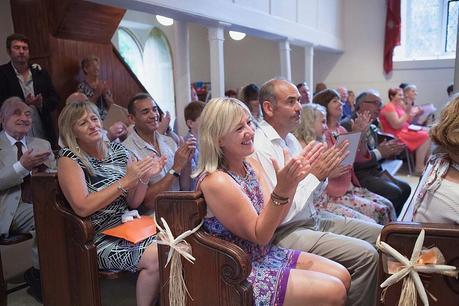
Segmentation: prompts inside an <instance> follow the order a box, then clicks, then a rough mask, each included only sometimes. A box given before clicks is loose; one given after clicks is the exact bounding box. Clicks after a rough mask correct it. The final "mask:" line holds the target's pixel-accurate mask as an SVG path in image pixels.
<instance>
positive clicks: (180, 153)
mask: <svg viewBox="0 0 459 306" xmlns="http://www.w3.org/2000/svg"><path fill="white" fill-rule="evenodd" d="M128 112H129V118H130V120H131V121H132V122H133V123H134V127H133V128H132V130H131V131H130V132H129V134H128V137H127V138H126V140H125V141H124V142H123V145H124V146H125V147H126V148H127V149H128V150H129V151H130V152H131V153H132V154H133V155H134V156H135V157H136V158H137V159H139V160H140V159H143V158H145V157H146V156H148V155H151V154H154V155H157V156H166V157H167V161H166V165H165V166H164V168H163V169H162V170H161V171H160V172H159V173H158V174H156V175H154V176H152V177H151V178H150V181H149V182H148V184H149V187H148V190H147V194H146V195H145V202H144V205H145V206H146V207H148V208H150V209H152V208H153V206H154V201H155V198H156V195H158V194H159V193H160V192H163V191H179V190H189V188H190V184H191V177H190V174H191V163H190V161H191V158H192V156H193V153H194V150H195V148H196V138H194V137H190V138H189V139H188V140H187V141H186V142H184V143H183V144H181V145H180V146H179V147H177V144H176V143H175V142H174V140H173V139H172V138H170V137H169V136H165V135H161V134H160V133H158V131H157V130H158V126H159V112H158V106H157V105H156V103H155V101H154V100H153V98H151V96H150V95H148V94H145V93H140V94H137V95H135V96H134V97H133V98H131V100H130V101H129V104H128Z"/></svg>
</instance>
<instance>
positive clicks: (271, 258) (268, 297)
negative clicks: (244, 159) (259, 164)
mask: <svg viewBox="0 0 459 306" xmlns="http://www.w3.org/2000/svg"><path fill="white" fill-rule="evenodd" d="M245 165H246V169H247V176H246V177H240V176H238V175H236V174H235V173H232V172H230V171H226V170H225V172H226V173H228V174H229V175H230V176H231V177H232V178H233V179H234V180H235V181H236V182H237V183H238V184H239V185H240V186H241V188H242V190H243V191H244V193H245V194H246V195H247V196H248V197H249V199H250V201H251V202H252V205H253V207H254V208H255V210H256V211H257V213H258V214H259V213H260V212H261V210H262V209H263V204H264V203H263V194H262V192H261V189H260V185H259V183H258V180H257V177H256V175H255V173H254V171H253V169H252V168H251V167H250V165H249V164H245ZM203 226H204V229H205V230H206V231H207V232H209V233H210V234H212V235H214V236H217V237H219V238H221V239H224V240H227V241H231V242H233V243H235V244H237V245H238V246H240V247H241V248H242V249H243V250H244V251H245V252H246V253H247V254H248V255H249V256H250V259H251V261H252V271H251V273H250V275H249V277H248V279H247V280H248V281H249V282H250V283H251V284H252V287H253V295H254V305H257V306H261V305H263V306H268V305H278V306H281V305H283V304H284V298H285V292H286V290H287V281H288V277H289V274H290V270H291V269H293V268H295V266H296V263H297V261H298V256H299V255H300V251H295V250H289V249H284V248H280V247H277V246H274V245H270V244H268V245H265V246H261V245H257V244H254V243H252V242H250V241H247V240H244V239H241V238H239V237H237V236H236V235H234V234H232V233H231V232H230V231H228V230H227V229H226V228H225V227H224V226H223V225H222V224H221V223H220V221H218V220H217V218H215V217H211V218H206V219H205V221H204V225H203Z"/></svg>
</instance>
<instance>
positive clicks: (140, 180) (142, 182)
mask: <svg viewBox="0 0 459 306" xmlns="http://www.w3.org/2000/svg"><path fill="white" fill-rule="evenodd" d="M137 179H138V180H139V182H140V183H141V184H144V185H147V184H148V180H147V181H146V182H144V181H142V179H141V178H140V176H139V177H138V178H137Z"/></svg>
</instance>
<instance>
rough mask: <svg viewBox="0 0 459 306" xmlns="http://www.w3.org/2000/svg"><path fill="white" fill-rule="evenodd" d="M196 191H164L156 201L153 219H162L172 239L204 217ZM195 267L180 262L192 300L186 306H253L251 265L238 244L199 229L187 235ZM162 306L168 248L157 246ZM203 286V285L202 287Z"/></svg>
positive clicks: (166, 289)
mask: <svg viewBox="0 0 459 306" xmlns="http://www.w3.org/2000/svg"><path fill="white" fill-rule="evenodd" d="M206 210H207V208H206V204H205V201H204V198H203V197H202V194H201V193H198V192H164V193H162V194H160V195H159V196H158V197H157V199H156V208H155V214H156V220H158V222H160V221H159V220H160V218H161V217H163V218H164V219H165V220H166V222H168V224H169V226H170V228H171V231H172V233H173V235H174V237H177V236H178V235H179V234H181V233H183V232H184V231H186V230H190V229H193V228H194V227H196V226H197V225H198V224H199V223H200V222H201V221H202V219H203V218H204V217H205V215H206ZM186 240H187V242H188V243H189V244H190V245H191V248H192V253H193V256H194V257H195V258H196V261H195V263H194V264H191V263H189V262H188V261H186V260H184V259H182V264H183V271H184V278H185V282H186V285H187V288H188V291H189V293H190V296H191V298H192V299H190V298H189V297H187V301H186V305H252V299H253V297H252V287H251V285H250V284H249V283H248V282H247V280H246V279H247V277H248V276H249V274H250V271H251V268H252V267H251V262H250V259H249V258H248V256H247V254H245V252H244V251H243V250H242V249H241V248H240V247H238V246H237V245H235V244H233V243H231V242H228V241H225V240H222V239H219V238H217V237H214V236H212V235H210V234H208V233H207V232H205V231H204V230H203V229H202V228H201V229H199V230H198V231H197V232H196V233H194V234H193V235H191V236H189V237H188V238H187V239H186ZM158 248H159V262H160V267H161V269H160V282H161V283H160V288H161V289H160V290H161V291H160V297H161V305H169V296H168V294H169V265H168V266H167V267H165V268H163V267H164V266H165V264H166V260H167V255H168V253H169V247H167V246H164V245H158ZM204 284H205V285H204Z"/></svg>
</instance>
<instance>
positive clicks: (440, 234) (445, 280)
mask: <svg viewBox="0 0 459 306" xmlns="http://www.w3.org/2000/svg"><path fill="white" fill-rule="evenodd" d="M431 167H432V165H430V164H429V165H427V169H426V173H428V172H429V171H430V168H431ZM426 179H427V176H426V175H423V176H422V177H421V178H420V180H419V183H418V185H417V187H416V189H415V190H414V192H413V195H412V196H411V197H410V199H409V200H408V201H407V203H406V204H405V205H404V206H403V209H402V211H401V213H400V216H399V218H398V221H399V222H393V223H389V224H387V225H386V226H384V228H383V230H382V232H381V241H384V242H386V243H388V244H389V245H391V246H392V247H393V248H395V249H396V250H397V251H399V252H400V253H401V254H403V255H404V256H406V257H407V258H410V257H411V254H412V252H413V246H414V243H415V241H416V239H417V237H418V235H419V232H420V231H421V229H422V228H423V229H424V230H425V240H424V246H425V247H432V246H436V247H438V248H439V249H440V250H441V251H442V253H443V255H444V256H445V259H446V264H448V265H452V266H456V267H458V269H459V226H458V225H448V224H434V223H416V222H412V220H413V214H414V204H415V199H416V198H417V196H418V194H419V192H420V190H421V186H422V185H423V184H425V181H426ZM379 263H380V264H379V277H378V278H379V279H378V284H381V283H382V282H383V281H384V280H385V279H386V278H387V277H388V276H389V275H388V274H386V273H384V269H383V258H382V256H380V259H379ZM422 279H423V283H424V284H425V285H424V287H425V288H426V289H427V290H428V291H429V292H431V293H432V294H434V296H435V297H437V298H438V302H437V303H436V305H442V306H449V305H451V306H452V305H454V306H457V305H459V280H457V279H453V278H449V277H444V276H441V275H432V276H427V277H423V278H422ZM401 283H402V282H399V283H398V284H397V285H393V286H392V287H390V288H389V289H388V290H387V293H386V296H385V302H384V303H382V302H380V305H398V298H399V297H400V289H401ZM381 292H382V291H381V289H380V288H379V295H378V298H379V297H380V296H381ZM421 304H422V303H421V301H420V300H419V299H418V305H421Z"/></svg>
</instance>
